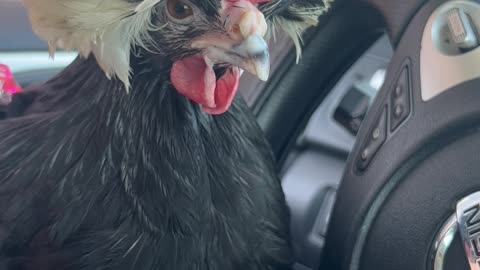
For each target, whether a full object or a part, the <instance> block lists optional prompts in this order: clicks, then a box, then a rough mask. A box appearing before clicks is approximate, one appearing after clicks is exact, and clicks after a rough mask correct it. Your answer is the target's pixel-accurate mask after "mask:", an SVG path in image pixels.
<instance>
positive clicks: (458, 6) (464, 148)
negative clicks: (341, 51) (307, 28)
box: [320, 0, 480, 270]
mask: <svg viewBox="0 0 480 270" xmlns="http://www.w3.org/2000/svg"><path fill="white" fill-rule="evenodd" d="M365 1H367V2H368V3H369V4H370V5H371V7H373V8H375V9H376V10H377V11H378V12H379V13H381V14H382V16H383V18H384V22H385V28H386V30H387V33H388V34H389V37H390V39H391V41H392V44H393V45H394V49H395V53H394V57H393V61H392V63H391V65H390V66H389V68H388V71H387V76H386V80H385V83H384V85H383V88H382V90H381V91H380V93H379V95H378V96H377V98H376V100H375V102H374V104H373V105H372V107H371V109H370V111H369V114H368V115H367V117H366V119H365V120H364V124H363V126H362V128H361V130H360V131H359V134H358V137H357V138H358V139H357V142H356V145H355V147H354V150H353V151H352V153H351V155H350V157H349V160H348V164H347V167H346V171H345V173H344V177H343V181H342V184H341V186H340V188H339V190H338V198H337V201H336V205H335V207H334V210H333V213H332V216H331V221H330V227H329V231H328V234H327V242H326V243H327V244H326V247H325V252H326V254H325V257H324V259H323V266H322V267H321V268H320V269H322V270H323V269H327V270H328V269H332V270H424V269H428V270H459V269H461V270H467V269H471V270H478V269H480V35H479V33H478V32H479V31H480V1H474V0H451V1H439V0H401V1H399V0H365Z"/></svg>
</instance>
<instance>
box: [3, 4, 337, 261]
mask: <svg viewBox="0 0 480 270" xmlns="http://www.w3.org/2000/svg"><path fill="white" fill-rule="evenodd" d="M331 1H332V0H272V1H265V0H196V1H188V0H143V1H142V0H24V3H25V6H26V8H27V10H28V12H29V16H30V19H31V21H32V25H33V29H34V31H35V32H36V33H37V34H38V35H39V36H41V37H42V38H44V39H46V40H47V41H49V42H50V45H51V48H52V50H51V52H52V53H53V51H54V48H55V46H61V47H62V48H66V49H77V50H78V51H79V52H80V54H81V56H80V57H79V58H78V59H76V60H75V61H74V63H72V64H71V65H70V66H69V67H67V68H66V69H65V70H64V71H63V72H61V73H60V74H59V75H58V76H56V77H55V78H53V79H51V80H50V81H48V82H47V83H45V84H43V85H40V86H36V87H34V88H33V89H30V90H29V91H27V92H25V93H23V94H18V95H16V96H14V102H13V103H12V105H11V107H10V108H9V114H10V115H9V116H10V118H9V119H7V120H4V121H2V122H1V123H0V138H1V141H0V161H1V162H0V209H1V210H0V269H2V270H3V269H12V270H14V269H15V270H16V269H18V270H61V269H69V270H80V269H82V270H83V269H84V270H87V269H88V270H94V269H95V270H110V269H112V270H113V269H115V270H122V269H125V270H126V269H129V270H130V269H135V270H143V269H158V270H161V269H165V270H187V269H188V270H207V269H208V270H235V269H237V270H247V269H249V270H254V269H258V270H260V269H262V270H267V269H271V270H274V269H275V270H281V269H289V266H290V264H291V261H292V260H291V249H290V248H291V247H290V243H289V240H288V239H289V230H288V223H289V219H288V211H287V207H286V205H285V202H284V196H283V193H282V190H281V185H280V182H279V181H278V179H277V177H276V175H275V170H274V166H273V158H272V155H271V153H270V149H269V146H268V144H267V142H266V140H265V139H264V137H263V135H262V132H261V130H260V128H259V127H258V126H257V124H256V122H255V119H254V117H252V115H251V114H250V112H249V110H248V108H247V107H246V105H245V104H244V103H243V102H242V101H241V99H234V95H235V92H236V89H237V86H238V78H239V76H240V69H239V68H242V69H244V70H246V71H249V72H251V73H254V74H257V75H258V76H259V77H261V79H266V78H267V77H268V49H267V46H266V43H265V41H264V39H263V36H264V34H266V35H267V36H269V35H272V34H273V32H274V31H275V28H282V29H283V30H285V31H287V32H288V33H289V34H291V36H292V37H293V38H294V40H295V41H296V43H297V45H299V35H300V34H301V32H302V31H303V30H304V29H305V28H307V27H308V26H309V25H313V24H315V23H316V21H317V20H316V18H317V16H319V15H320V14H321V13H322V12H323V11H324V10H325V9H326V8H328V6H329V5H330V2H331ZM267 29H269V30H268V31H267ZM126 90H127V91H126ZM232 100H233V102H232ZM199 105H200V106H199Z"/></svg>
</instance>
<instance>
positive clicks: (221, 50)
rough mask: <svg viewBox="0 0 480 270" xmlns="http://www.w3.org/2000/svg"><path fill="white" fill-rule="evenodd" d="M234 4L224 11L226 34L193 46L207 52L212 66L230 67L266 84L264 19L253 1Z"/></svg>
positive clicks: (208, 37)
mask: <svg viewBox="0 0 480 270" xmlns="http://www.w3.org/2000/svg"><path fill="white" fill-rule="evenodd" d="M227 2H228V1H227ZM234 3H235V5H232V6H225V7H224V9H223V14H222V17H224V18H225V28H226V29H225V30H226V34H211V35H204V36H202V37H200V38H197V39H195V40H194V41H193V42H192V44H191V46H192V48H194V49H200V50H202V51H204V53H205V56H206V58H208V59H209V60H210V61H211V62H212V63H213V64H231V65H234V66H236V67H238V68H240V69H243V70H245V71H247V72H249V73H251V74H253V75H256V76H257V77H258V78H259V79H260V80H263V81H266V80H267V79H268V77H269V74H270V54H269V50H268V45H267V43H266V41H265V39H264V36H265V33H266V31H267V23H266V21H265V17H264V16H263V14H262V13H261V12H260V11H259V10H258V9H257V8H256V7H255V5H253V4H252V3H251V2H250V1H247V0H238V1H236V2H234Z"/></svg>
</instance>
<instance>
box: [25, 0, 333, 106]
mask: <svg viewBox="0 0 480 270" xmlns="http://www.w3.org/2000/svg"><path fill="white" fill-rule="evenodd" d="M23 1H24V4H25V6H26V8H27V11H28V13H29V16H30V20H31V22H32V26H33V30H34V32H35V33H37V34H38V35H39V36H40V37H42V38H44V39H45V40H47V41H48V42H49V44H50V47H51V53H53V52H54V50H55V47H57V46H59V47H62V48H64V49H76V50H78V51H79V52H80V53H81V54H82V55H83V56H85V57H87V56H88V55H90V54H92V53H93V54H94V56H95V57H96V59H97V62H98V64H99V65H100V67H101V68H102V69H103V70H104V71H105V73H106V76H107V77H109V78H113V77H115V78H117V79H119V80H121V81H122V82H123V83H124V84H125V88H126V89H127V90H129V88H130V79H131V76H135V74H131V68H130V64H131V57H132V56H133V57H143V58H145V57H147V58H152V59H161V60H159V61H163V62H164V63H169V65H170V66H169V68H168V70H169V72H170V76H169V77H170V80H171V83H172V85H173V86H174V88H175V89H176V90H177V91H178V92H180V93H181V94H183V95H185V96H186V97H188V98H189V99H191V100H193V101H195V102H197V103H199V104H200V105H201V106H202V109H203V110H204V111H205V112H207V113H211V114H221V113H223V112H225V111H226V110H227V109H228V107H229V106H230V104H231V102H232V100H233V97H234V95H235V93H236V90H237V88H238V82H239V76H240V73H241V70H245V71H247V72H250V73H252V74H254V75H257V76H258V77H259V78H260V79H261V80H267V78H268V76H269V69H270V61H269V52H268V45H267V42H266V40H268V38H270V37H271V36H273V35H274V33H275V31H279V30H283V31H286V32H287V33H288V34H289V35H290V36H291V37H292V39H293V40H294V43H295V45H296V47H297V51H298V52H299V51H300V41H301V34H302V33H303V31H304V30H305V29H306V28H308V27H309V26H312V25H315V24H316V23H317V18H318V17H319V16H320V15H321V14H322V13H323V12H324V11H325V10H327V9H328V8H329V6H330V4H331V2H333V0H23Z"/></svg>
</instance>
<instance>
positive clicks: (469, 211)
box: [456, 192, 480, 270]
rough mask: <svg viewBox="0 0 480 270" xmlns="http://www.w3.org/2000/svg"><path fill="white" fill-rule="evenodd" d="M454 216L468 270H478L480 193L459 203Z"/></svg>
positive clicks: (479, 252) (479, 261) (479, 260)
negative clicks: (455, 216) (468, 265)
mask: <svg viewBox="0 0 480 270" xmlns="http://www.w3.org/2000/svg"><path fill="white" fill-rule="evenodd" d="M456 214H457V223H458V231H459V233H460V236H461V237H462V242H463V246H464V248H465V255H466V257H467V259H468V263H469V264H470V270H480V192H477V193H474V194H471V195H469V196H467V197H465V198H464V199H462V200H461V201H459V202H458V203H457V213H456Z"/></svg>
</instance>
